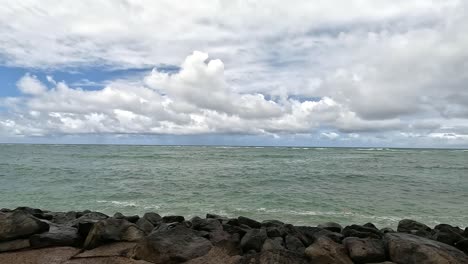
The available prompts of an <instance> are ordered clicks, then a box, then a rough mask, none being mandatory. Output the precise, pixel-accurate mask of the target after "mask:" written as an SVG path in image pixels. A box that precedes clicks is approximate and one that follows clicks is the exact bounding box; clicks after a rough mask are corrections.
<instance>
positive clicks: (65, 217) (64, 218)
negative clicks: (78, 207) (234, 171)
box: [48, 211, 78, 225]
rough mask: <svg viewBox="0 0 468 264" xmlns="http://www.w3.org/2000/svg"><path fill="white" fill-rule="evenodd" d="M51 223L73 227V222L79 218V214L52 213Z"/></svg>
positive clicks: (71, 212)
mask: <svg viewBox="0 0 468 264" xmlns="http://www.w3.org/2000/svg"><path fill="white" fill-rule="evenodd" d="M48 215H50V216H51V220H50V221H51V222H52V223H55V224H59V225H72V223H73V221H74V220H75V219H76V218H78V214H77V213H76V212H74V211H70V212H51V213H48Z"/></svg>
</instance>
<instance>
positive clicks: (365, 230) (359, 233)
mask: <svg viewBox="0 0 468 264" xmlns="http://www.w3.org/2000/svg"><path fill="white" fill-rule="evenodd" d="M341 233H342V234H343V236H344V237H359V238H376V239H380V238H382V237H383V234H382V233H381V232H380V231H379V230H377V229H375V228H372V227H364V226H360V225H350V226H346V227H345V228H343V231H342V232H341Z"/></svg>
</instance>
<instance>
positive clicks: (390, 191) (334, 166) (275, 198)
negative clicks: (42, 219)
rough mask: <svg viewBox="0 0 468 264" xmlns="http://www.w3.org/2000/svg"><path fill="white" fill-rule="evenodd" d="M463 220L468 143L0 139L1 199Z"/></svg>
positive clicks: (316, 216)
mask: <svg viewBox="0 0 468 264" xmlns="http://www.w3.org/2000/svg"><path fill="white" fill-rule="evenodd" d="M18 206H30V207H35V208H41V209H48V210H52V211H70V210H84V209H89V210H97V211H101V212H104V213H107V214H113V213H114V212H117V211H118V212H121V213H123V214H128V215H131V214H140V215H142V214H143V213H144V212H147V211H154V212H157V213H159V214H161V215H184V216H185V217H191V216H195V215H198V216H204V215H205V214H206V213H215V214H221V215H226V216H232V217H234V216H239V215H242V216H247V217H252V218H255V219H257V220H267V219H278V220H281V221H284V222H287V223H292V224H296V225H316V224H319V223H321V222H327V221H335V222H338V223H340V224H342V225H347V224H364V223H366V222H372V223H374V224H376V225H377V226H378V227H387V226H389V227H394V228H395V227H396V225H397V223H398V221H399V220H401V219H403V218H410V219H414V220H417V221H421V222H423V223H425V224H428V225H436V224H438V223H448V224H452V225H458V226H460V227H465V226H468V151H467V150H442V149H387V148H312V147H308V148H306V147H304V148H301V147H298V148H297V147H217V146H122V145H23V144H2V145H0V207H6V208H15V207H18Z"/></svg>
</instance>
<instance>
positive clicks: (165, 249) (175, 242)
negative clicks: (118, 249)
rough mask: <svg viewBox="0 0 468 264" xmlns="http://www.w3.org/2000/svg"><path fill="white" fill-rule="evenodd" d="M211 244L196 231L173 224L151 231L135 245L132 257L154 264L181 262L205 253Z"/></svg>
mask: <svg viewBox="0 0 468 264" xmlns="http://www.w3.org/2000/svg"><path fill="white" fill-rule="evenodd" d="M211 248H212V244H211V243H210V241H209V240H208V239H206V238H203V237H200V236H199V235H198V233H197V231H195V230H192V229H190V228H187V227H185V226H184V225H180V224H179V225H175V226H174V227H173V228H170V229H165V230H161V231H155V232H152V233H151V234H150V235H149V236H147V237H145V238H144V239H142V240H141V241H140V242H139V243H138V244H137V246H136V247H135V250H134V254H133V257H134V258H135V259H141V260H145V261H149V262H152V263H156V264H162V263H165V264H166V263H167V264H173V263H182V262H185V261H189V260H191V259H195V258H198V257H201V256H204V255H205V254H207V253H208V252H209V251H210V249H211Z"/></svg>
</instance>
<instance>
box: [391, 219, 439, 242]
mask: <svg viewBox="0 0 468 264" xmlns="http://www.w3.org/2000/svg"><path fill="white" fill-rule="evenodd" d="M397 231H398V232H401V233H408V234H413V235H417V236H421V237H426V238H430V237H431V228H430V227H428V226H427V225H425V224H423V223H419V222H417V221H414V220H411V219H403V220H401V221H400V222H399V223H398V227H397Z"/></svg>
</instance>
